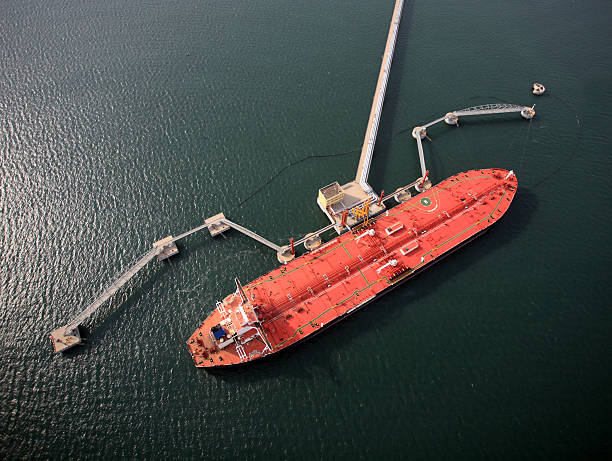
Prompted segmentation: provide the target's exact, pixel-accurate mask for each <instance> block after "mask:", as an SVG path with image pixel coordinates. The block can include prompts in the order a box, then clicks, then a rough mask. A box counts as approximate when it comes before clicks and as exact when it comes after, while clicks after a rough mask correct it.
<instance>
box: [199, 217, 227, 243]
mask: <svg viewBox="0 0 612 461" xmlns="http://www.w3.org/2000/svg"><path fill="white" fill-rule="evenodd" d="M223 219H225V215H224V214H223V213H219V214H216V215H214V216H211V217H210V218H207V219H205V220H204V224H205V225H206V227H208V230H209V232H210V235H211V237H215V236H217V235H219V234H222V233H223V232H225V231H226V230H229V229H230V226H228V225H227V224H225V223H224V222H223V221H222V220H223Z"/></svg>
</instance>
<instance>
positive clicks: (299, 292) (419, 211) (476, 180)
mask: <svg viewBox="0 0 612 461" xmlns="http://www.w3.org/2000/svg"><path fill="white" fill-rule="evenodd" d="M516 188H517V179H516V176H515V175H514V174H513V173H512V172H509V171H507V170H501V169H487V170H473V171H469V172H465V173H460V174H457V175H455V176H453V177H451V178H448V179H446V180H444V181H442V182H440V183H439V184H437V185H436V186H434V187H432V188H431V189H429V190H427V191H425V192H423V193H421V194H419V195H417V196H415V197H413V198H411V199H410V200H408V201H407V202H405V203H402V204H400V205H397V206H395V207H394V208H391V209H389V210H387V211H386V212H384V213H382V214H380V215H378V216H376V217H375V218H372V219H370V220H369V222H368V223H366V224H364V225H361V226H360V227H358V228H354V229H353V230H352V232H347V233H345V234H343V235H340V236H338V237H336V238H334V239H333V240H331V241H329V242H327V243H326V244H325V245H323V246H322V247H320V248H318V249H316V250H314V251H312V252H310V253H307V254H305V255H303V256H301V257H299V258H296V259H295V260H293V261H291V262H290V263H288V264H287V265H285V266H281V267H278V268H277V269H274V270H272V271H271V272H269V273H267V274H265V275H263V276H261V277H259V278H257V279H256V280H254V281H252V282H251V283H249V284H248V285H245V286H244V287H243V286H242V285H240V283H239V282H238V281H236V284H237V289H236V292H234V293H232V294H230V295H228V296H227V297H226V298H225V299H223V301H222V302H220V303H217V307H216V308H215V309H214V310H213V311H212V312H211V313H210V315H209V316H208V317H207V318H206V320H204V322H203V323H202V324H201V325H200V327H198V328H197V329H196V331H195V332H194V333H193V335H192V336H191V337H190V338H189V340H188V341H187V345H188V347H189V351H190V353H191V356H192V357H193V360H194V362H195V365H196V366H197V367H203V368H210V367H227V366H232V365H239V364H243V363H247V362H250V361H253V360H257V359H261V358H264V357H268V356H270V355H272V354H275V353H277V352H280V351H281V350H285V349H287V348H288V347H290V346H292V345H295V344H297V343H299V342H300V341H303V340H305V339H307V338H310V337H312V336H314V335H315V334H318V333H320V332H321V331H323V330H324V329H326V328H327V327H329V326H331V325H333V324H335V323H337V322H338V321H340V320H341V319H343V318H345V317H346V316H348V315H350V314H352V313H353V312H355V311H357V310H358V309H360V308H361V307H364V306H365V305H366V304H368V303H370V302H372V301H374V300H375V299H377V298H378V297H380V296H382V295H384V294H385V293H387V292H388V291H390V290H392V289H394V288H396V287H397V286H399V285H400V284H401V283H403V282H405V281H407V280H408V279H410V278H412V277H414V276H415V275H417V274H418V273H420V272H421V271H423V270H425V269H427V268H428V267H431V266H432V265H433V264H435V263H436V262H438V261H440V260H442V259H443V258H444V257H445V256H448V255H449V254H451V253H452V252H453V251H455V250H457V249H458V248H460V247H461V246H463V245H464V244H466V243H468V242H469V241H471V240H472V239H474V238H476V237H477V236H478V235H480V234H482V233H483V232H485V231H486V230H487V229H488V228H489V227H490V226H491V225H492V224H493V223H495V222H497V221H498V220H499V218H501V216H503V214H504V213H505V212H506V211H507V209H508V207H509V206H510V203H511V202H512V199H513V198H514V195H515V193H516Z"/></svg>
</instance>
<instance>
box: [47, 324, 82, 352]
mask: <svg viewBox="0 0 612 461" xmlns="http://www.w3.org/2000/svg"><path fill="white" fill-rule="evenodd" d="M67 328H68V325H64V326H63V327H59V328H57V329H55V330H53V331H52V332H51V334H50V335H49V339H50V340H51V343H53V350H54V352H56V353H57V352H65V351H67V350H68V349H71V348H73V347H74V346H77V345H79V344H81V343H82V342H83V340H82V339H81V333H80V332H79V327H78V326H77V327H74V328H73V329H72V330H69V331H66V329H67Z"/></svg>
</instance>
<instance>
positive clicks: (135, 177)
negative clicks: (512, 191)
mask: <svg viewBox="0 0 612 461" xmlns="http://www.w3.org/2000/svg"><path fill="white" fill-rule="evenodd" d="M393 4H394V2H393V1H392V0H385V1H376V2H375V1H366V0H358V1H351V2H349V1H337V2H329V1H321V0H312V1H310V2H281V1H277V0H271V1H267V2H254V1H244V0H243V1H223V2H218V1H211V0H199V1H196V0H192V1H187V0H185V1H164V2H162V1H159V0H148V1H130V2H122V1H118V0H107V1H104V2H100V1H93V0H92V1H86V0H81V1H67V0H58V1H52V2H37V1H34V0H20V1H13V0H8V1H4V2H2V5H1V6H0V11H1V12H2V14H1V15H0V63H1V64H0V114H1V118H0V149H1V150H0V161H1V170H0V172H1V185H0V210H1V211H0V213H1V215H0V216H1V220H2V221H1V222H2V235H1V240H0V241H1V247H0V248H1V251H2V266H1V268H0V334H1V354H0V363H1V369H2V373H1V374H0V457H2V458H3V459H18V458H21V459H30V458H31V459H58V460H66V459H83V460H84V459H185V458H187V459H206V460H208V459H210V460H216V459H234V460H251V459H253V460H256V459H268V460H276V459H288V460H298V459H338V460H339V459H351V460H352V459H365V460H374V459H419V460H421V459H432V460H438V459H468V460H474V459H509V460H515V459H542V460H558V459H604V458H608V457H610V456H612V430H611V424H610V414H611V411H612V394H611V392H610V390H611V389H612V369H611V365H610V363H611V359H612V339H610V332H611V331H612V315H611V306H612V302H611V297H612V289H611V288H610V275H611V271H610V262H609V258H610V255H611V251H610V243H611V238H610V226H611V225H612V217H611V206H610V195H611V193H612V185H611V182H610V180H609V177H610V170H611V168H612V158H611V156H610V145H611V136H610V131H611V129H610V127H611V125H612V123H611V122H612V116H611V115H610V107H612V86H611V84H612V52H611V50H612V33H611V32H610V23H611V20H612V4H610V2H609V1H584V2H569V1H536V2H533V1H514V2H495V1H494V2H475V1H465V2H443V1H435V0H434V1H428V2H414V1H408V2H407V3H406V5H405V8H404V15H403V19H402V24H401V27H400V34H399V38H398V44H397V48H396V57H395V60H394V64H393V68H392V72H391V78H390V81H389V89H388V92H387V100H386V103H385V109H384V115H383V118H382V122H381V127H380V131H379V141H378V143H377V148H376V155H375V157H374V164H373V167H372V173H371V183H372V185H373V186H374V187H375V188H376V189H377V190H380V189H385V190H387V191H392V190H394V189H395V188H396V187H398V186H400V185H403V184H406V183H408V182H409V181H411V180H413V179H414V178H415V177H416V176H417V174H418V172H419V166H418V158H417V152H416V146H415V143H414V141H413V140H412V138H411V137H410V135H409V133H403V134H399V135H395V134H397V133H399V132H401V131H402V130H404V129H406V128H412V127H413V126H415V125H417V124H420V123H423V122H427V121H429V120H432V119H434V118H436V117H437V116H439V115H440V114H444V113H445V112H447V111H449V110H451V109H459V108H462V107H468V106H472V105H476V104H482V103H491V102H502V101H503V102H510V103H518V104H525V105H532V104H534V103H537V105H536V111H537V115H536V118H535V119H533V121H532V122H531V123H530V122H527V121H524V120H522V119H521V118H520V117H518V116H517V115H509V116H497V117H491V118H488V119H479V120H463V121H462V122H461V126H460V128H458V129H456V128H450V127H447V126H437V127H435V128H432V129H430V131H429V135H430V137H431V138H432V139H433V143H431V144H430V143H426V145H425V149H426V156H427V161H428V166H429V167H430V168H431V170H432V176H433V179H434V181H438V180H441V179H443V178H446V177H448V176H450V175H452V174H454V173H457V172H459V171H462V170H467V169H471V168H480V167H501V168H512V169H514V170H515V171H516V173H517V175H518V178H519V192H518V194H517V196H516V199H515V202H514V203H513V205H512V207H511V209H510V211H509V212H508V213H507V214H506V216H505V217H504V218H503V220H502V221H501V222H500V223H499V224H497V225H496V227H494V228H493V229H492V230H491V231H490V232H489V233H487V234H486V235H485V236H484V237H482V238H480V239H479V240H476V241H475V242H473V243H472V244H471V245H470V246H468V247H466V248H465V249H463V250H461V251H460V252H458V253H456V254H455V255H453V256H452V257H451V258H449V259H447V260H445V261H444V262H443V263H441V264H440V265H438V266H437V267H435V269H433V270H431V271H429V272H428V273H425V274H423V275H422V276H419V277H418V278H416V279H414V280H412V281H411V282H409V283H408V284H406V285H404V286H403V287H402V288H401V289H398V290H396V291H395V292H393V293H392V294H390V295H388V296H387V297H385V298H383V299H381V300H380V301H378V302H376V303H374V304H371V305H370V306H369V307H368V308H367V309H365V310H363V311H361V312H360V313H358V314H356V315H355V316H353V317H352V318H350V319H348V320H346V321H345V322H343V323H342V324H340V325H339V326H337V327H335V328H333V329H331V330H329V331H328V332H327V333H326V334H324V335H321V336H319V337H317V338H316V339H315V340H313V341H311V342H309V343H306V344H303V345H301V346H299V347H297V348H295V349H294V350H293V351H291V352H287V353H285V354H282V355H281V356H279V357H277V358H275V359H273V360H270V361H268V362H264V363H261V364H254V365H253V366H249V367H246V368H243V369H238V370H235V371H229V372H224V373H215V374H210V373H206V372H203V371H201V370H197V369H195V368H194V366H193V364H192V361H191V358H190V356H189V354H188V352H187V349H186V345H185V340H186V339H187V338H188V336H189V335H190V334H191V332H192V331H193V330H194V329H195V328H196V327H197V325H198V324H199V323H200V322H201V321H202V320H203V318H204V317H205V316H206V315H207V313H208V312H209V311H210V310H211V309H212V307H213V306H214V302H215V301H216V300H218V299H220V298H222V297H223V296H224V295H225V294H226V293H228V292H230V291H231V290H232V289H233V287H232V286H233V282H232V280H233V277H234V276H238V277H240V278H241V280H243V281H245V282H246V281H248V280H251V279H253V278H255V277H256V276H258V275H260V274H261V273H263V272H265V271H267V270H269V269H271V268H273V267H275V265H276V259H275V255H274V254H273V253H272V252H271V251H269V250H267V249H266V248H264V247H262V246H261V245H258V244H256V243H254V242H253V241H250V240H248V239H247V238H246V237H243V236H240V235H238V234H236V233H232V234H231V235H230V236H229V238H228V239H217V240H212V239H211V238H210V237H208V236H207V235H205V234H204V233H201V234H197V235H195V236H192V237H190V238H188V239H187V240H185V241H183V242H182V244H181V245H180V250H181V254H180V256H179V257H177V258H176V259H173V260H171V261H170V262H168V263H165V264H160V263H157V262H155V263H152V264H151V265H150V266H149V267H148V268H147V269H146V270H145V271H143V272H142V273H141V274H140V275H138V276H137V277H136V278H135V279H134V280H132V282H131V283H130V284H129V286H128V288H127V289H125V290H123V291H122V292H121V293H120V294H119V295H118V296H117V297H116V298H115V299H114V300H113V301H112V302H110V303H109V304H107V305H106V307H105V308H103V309H101V311H99V314H98V315H96V317H94V318H93V319H92V320H91V321H90V322H89V323H88V324H87V327H88V328H89V330H90V332H89V335H88V344H87V346H86V347H83V348H80V349H78V350H76V351H74V352H73V353H70V354H67V355H65V356H54V355H53V354H52V352H51V348H50V345H49V343H48V340H47V334H48V332H49V331H50V330H51V329H52V328H55V327H56V326H58V325H61V324H63V323H64V322H66V321H67V320H69V319H70V318H72V317H73V316H74V315H75V314H76V313H77V312H79V310H80V309H81V308H82V307H83V306H85V305H86V304H87V303H88V302H89V301H90V300H92V299H93V298H94V297H95V295H96V294H97V293H99V292H100V290H101V289H102V288H103V287H104V285H105V284H106V283H107V282H108V281H109V279H110V278H112V277H113V276H115V275H116V274H117V273H119V272H120V270H121V269H124V268H126V267H127V266H128V265H129V264H130V263H131V262H132V261H133V260H134V259H135V258H137V257H138V256H139V255H140V254H142V253H143V252H144V251H146V250H147V249H148V248H149V247H150V244H151V242H153V241H154V240H157V239H158V238H161V237H163V236H165V235H167V234H169V233H174V234H178V233H180V232H182V231H184V230H187V229H190V228H192V227H195V226H196V225H198V224H200V223H201V222H202V220H203V219H204V218H206V217H208V216H210V215H212V214H215V213H217V212H219V211H223V212H225V214H226V215H227V216H228V217H230V218H231V219H233V220H235V221H237V222H240V223H243V224H246V225H248V226H249V227H251V228H252V229H254V230H255V231H258V232H260V233H262V234H264V235H265V236H266V237H268V238H270V239H271V240H273V241H277V242H287V241H288V239H289V237H291V236H295V237H300V236H302V235H304V234H305V233H306V232H309V231H311V230H314V229H316V228H319V227H321V226H323V225H325V223H326V221H325V218H324V216H323V214H322V213H321V212H320V210H319V209H318V208H317V206H316V204H315V196H316V191H317V189H318V188H319V187H321V186H323V185H325V184H328V183H329V182H331V181H334V180H338V181H340V182H341V183H343V182H345V181H348V180H350V179H351V178H352V177H353V175H354V171H355V168H356V165H357V155H358V154H351V155H346V156H338V157H333V158H327V159H320V160H310V161H307V162H304V163H302V164H300V165H299V166H297V167H295V168H293V169H290V170H288V171H286V172H285V173H284V174H282V175H281V176H280V177H278V178H277V179H276V180H275V181H274V182H273V183H272V184H271V185H270V187H268V188H266V189H265V190H263V191H262V192H261V193H260V194H258V195H256V196H255V197H254V198H253V199H251V200H250V201H248V202H247V203H246V204H245V205H244V206H242V207H240V206H238V203H239V202H240V200H242V199H244V198H245V197H247V196H248V195H249V194H250V193H251V192H252V191H253V190H255V189H257V187H259V185H260V184H261V183H262V182H264V181H266V180H267V179H268V178H269V177H270V176H271V175H273V174H274V172H275V171H277V170H278V169H280V168H281V167H283V166H284V165H286V164H287V163H289V162H291V161H295V160H298V159H300V158H302V157H303V156H305V155H308V154H325V153H335V152H342V151H346V150H349V149H352V148H355V147H359V146H360V145H361V142H362V139H363V133H364V130H365V126H366V122H367V116H368V113H369V109H370V104H371V101H372V96H373V92H374V87H375V84H376V78H377V75H378V70H379V66H380V60H381V56H382V53H383V49H384V43H385V39H386V35H387V29H388V25H389V20H390V17H391V12H392V9H393ZM534 81H541V82H543V83H544V84H545V85H546V86H547V88H548V90H549V91H548V92H547V94H546V95H545V96H543V97H541V98H536V97H535V96H532V95H531V92H530V90H531V84H532V82H534ZM394 135H395V136H394Z"/></svg>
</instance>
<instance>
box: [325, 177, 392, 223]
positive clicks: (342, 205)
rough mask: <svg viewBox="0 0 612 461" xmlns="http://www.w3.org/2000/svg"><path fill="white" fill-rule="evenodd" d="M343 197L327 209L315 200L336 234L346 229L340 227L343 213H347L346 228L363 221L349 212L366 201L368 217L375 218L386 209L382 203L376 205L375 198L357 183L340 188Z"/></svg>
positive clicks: (350, 183) (353, 182) (352, 182)
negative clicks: (368, 204)
mask: <svg viewBox="0 0 612 461" xmlns="http://www.w3.org/2000/svg"><path fill="white" fill-rule="evenodd" d="M342 191H343V197H342V200H340V201H338V202H336V203H334V204H332V205H329V206H327V207H325V206H324V204H322V203H321V201H320V200H318V199H317V204H318V205H319V208H321V211H323V213H325V215H326V216H327V217H328V218H329V220H330V221H331V222H332V224H334V229H335V230H336V232H337V233H338V234H341V233H343V232H344V231H345V230H346V229H344V228H343V227H342V214H343V213H344V212H345V211H349V216H348V218H347V221H346V225H347V226H348V227H353V226H355V225H357V224H359V223H360V222H362V221H363V218H360V217H357V216H355V215H354V214H353V213H352V212H351V210H353V209H354V208H355V207H359V206H361V205H363V204H364V203H365V202H366V201H368V200H369V201H370V212H369V216H370V217H371V216H375V215H377V214H379V213H380V212H382V211H384V210H385V209H386V207H385V205H384V203H381V204H380V205H378V204H377V198H376V196H374V195H372V194H369V193H368V192H366V191H365V190H364V188H363V187H362V186H361V184H359V183H358V182H357V181H351V182H349V183H348V184H345V185H344V186H342Z"/></svg>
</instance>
